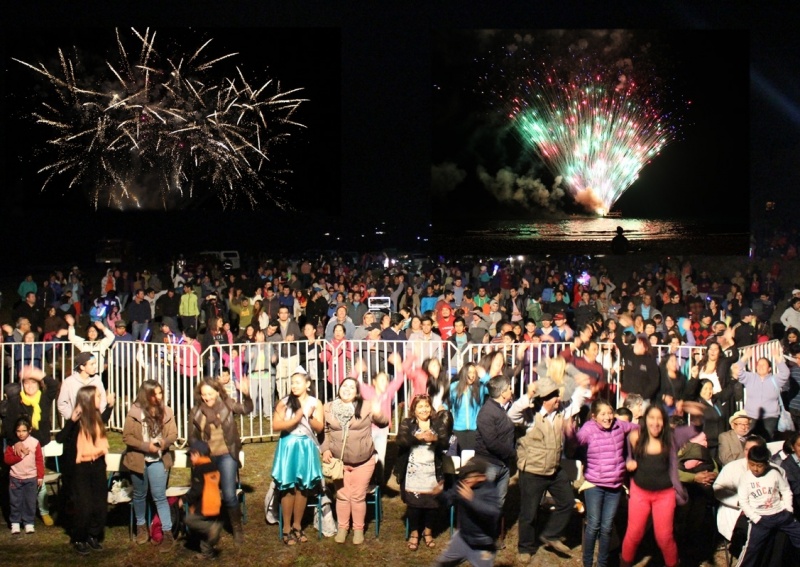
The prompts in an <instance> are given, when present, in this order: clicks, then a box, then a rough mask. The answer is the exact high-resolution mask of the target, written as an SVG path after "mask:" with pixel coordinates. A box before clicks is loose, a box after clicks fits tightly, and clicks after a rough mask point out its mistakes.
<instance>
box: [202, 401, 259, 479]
mask: <svg viewBox="0 0 800 567" xmlns="http://www.w3.org/2000/svg"><path fill="white" fill-rule="evenodd" d="M200 403H204V402H200ZM214 407H215V409H216V410H217V411H218V412H219V416H220V421H221V422H222V436H223V438H224V439H225V446H226V447H227V448H228V452H229V453H230V455H231V457H233V459H234V460H235V461H236V462H237V463H238V462H239V451H241V450H242V441H241V439H240V438H239V428H238V427H237V425H236V418H235V417H234V414H240V415H246V414H248V413H250V412H252V411H253V399H252V398H251V397H250V396H248V395H245V394H242V403H238V402H237V401H236V400H234V399H233V398H225V399H224V400H223V399H222V398H217V403H216V405H215V406H214ZM189 416H190V420H191V427H190V428H189V445H191V444H192V441H195V440H198V439H199V440H201V441H206V442H208V439H206V438H205V434H204V433H203V431H204V430H205V427H206V417H205V415H203V410H202V408H200V406H194V407H193V408H192V411H191V412H190V413H189ZM240 464H241V463H240Z"/></svg>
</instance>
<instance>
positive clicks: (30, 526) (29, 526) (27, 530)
mask: <svg viewBox="0 0 800 567" xmlns="http://www.w3.org/2000/svg"><path fill="white" fill-rule="evenodd" d="M35 532H36V530H35V529H34V528H33V524H25V533H26V534H32V533H35Z"/></svg>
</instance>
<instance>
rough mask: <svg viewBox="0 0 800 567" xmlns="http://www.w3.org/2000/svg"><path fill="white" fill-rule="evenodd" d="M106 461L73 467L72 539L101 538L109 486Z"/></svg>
mask: <svg viewBox="0 0 800 567" xmlns="http://www.w3.org/2000/svg"><path fill="white" fill-rule="evenodd" d="M106 483H107V480H106V460H105V458H104V457H100V458H99V459H95V460H94V461H92V462H87V463H77V464H76V465H75V467H74V468H73V469H72V478H71V484H72V496H73V502H74V504H75V520H74V522H73V525H72V541H86V540H88V539H89V538H90V537H94V538H97V539H101V538H102V536H103V528H105V525H106V515H107V512H108V500H107V498H108V485H107V484H106Z"/></svg>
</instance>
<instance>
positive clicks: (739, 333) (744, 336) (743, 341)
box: [733, 307, 756, 348]
mask: <svg viewBox="0 0 800 567" xmlns="http://www.w3.org/2000/svg"><path fill="white" fill-rule="evenodd" d="M739 319H740V320H739V322H738V323H736V324H735V325H734V326H733V342H734V343H736V348H744V347H746V346H749V345H752V344H755V342H756V328H755V327H754V326H753V320H754V319H755V315H754V314H753V310H752V309H750V308H749V307H744V308H742V310H741V311H740V312H739Z"/></svg>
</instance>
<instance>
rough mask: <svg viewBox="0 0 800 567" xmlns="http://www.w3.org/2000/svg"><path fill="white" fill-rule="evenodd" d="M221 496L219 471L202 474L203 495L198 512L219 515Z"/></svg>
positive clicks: (206, 514) (207, 515)
mask: <svg viewBox="0 0 800 567" xmlns="http://www.w3.org/2000/svg"><path fill="white" fill-rule="evenodd" d="M221 510H222V498H221V497H220V492H219V471H210V472H207V473H205V474H203V496H202V499H201V500H200V513H201V514H202V515H203V516H205V517H211V516H219V513H220V511H221Z"/></svg>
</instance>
